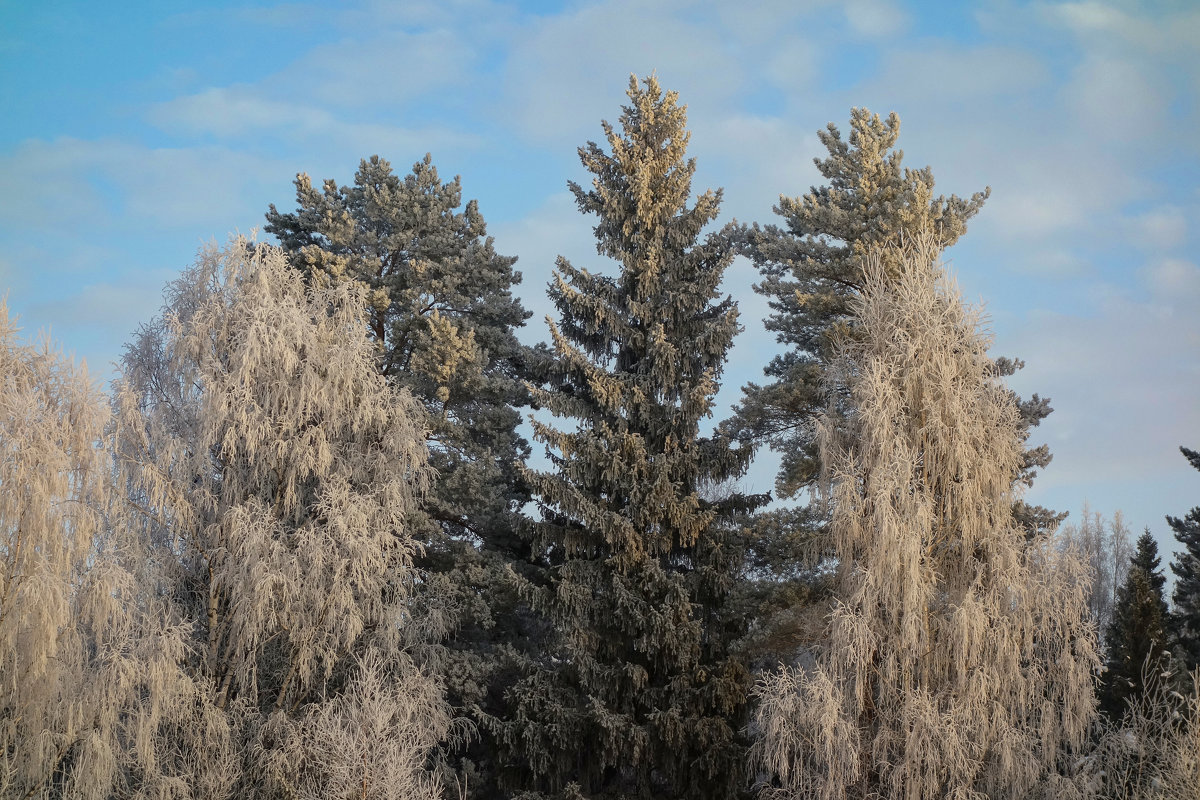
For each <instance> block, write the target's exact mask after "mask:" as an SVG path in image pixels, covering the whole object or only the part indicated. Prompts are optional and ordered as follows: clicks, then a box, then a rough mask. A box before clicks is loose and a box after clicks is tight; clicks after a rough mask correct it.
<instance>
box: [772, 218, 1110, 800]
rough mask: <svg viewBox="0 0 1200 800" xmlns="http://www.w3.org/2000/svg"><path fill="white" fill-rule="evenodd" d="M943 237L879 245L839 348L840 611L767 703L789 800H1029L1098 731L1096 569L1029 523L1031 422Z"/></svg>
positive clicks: (834, 435)
mask: <svg viewBox="0 0 1200 800" xmlns="http://www.w3.org/2000/svg"><path fill="white" fill-rule="evenodd" d="M941 242H942V239H941V238H939V237H937V236H935V235H925V236H920V237H917V238H916V239H915V240H912V239H910V240H909V241H908V242H906V243H905V246H903V247H899V246H896V245H891V246H888V247H887V248H886V249H876V248H872V249H870V250H868V251H867V253H866V254H865V257H864V259H863V261H862V265H861V266H862V275H863V281H862V288H861V293H860V294H859V295H858V296H857V297H856V298H855V299H854V300H852V301H851V302H850V303H849V304H848V306H847V310H848V311H849V312H850V313H852V314H853V316H854V319H855V320H856V326H857V327H856V328H855V330H854V331H852V332H850V331H847V332H846V333H845V334H843V335H842V338H841V341H840V342H834V345H835V349H834V352H836V353H837V358H836V360H835V361H833V362H832V365H831V372H832V373H833V378H834V380H832V381H831V383H830V396H829V398H828V404H827V406H826V409H827V410H826V411H825V412H824V413H823V414H822V415H821V416H820V417H819V418H818V419H817V420H816V422H817V426H816V427H817V432H818V434H819V438H818V442H819V447H820V455H821V460H822V471H823V472H822V474H823V482H824V488H825V490H826V491H827V493H828V498H829V502H830V505H831V523H830V529H831V533H832V543H833V554H834V556H835V558H836V561H837V578H836V582H837V586H836V592H835V595H836V602H835V603H834V604H833V607H832V608H831V609H830V613H829V615H828V618H827V626H828V627H827V632H826V636H825V640H824V642H823V643H822V646H821V647H819V648H814V650H813V652H812V653H811V655H812V658H810V659H809V660H808V663H802V664H800V665H799V666H796V667H785V668H784V669H783V670H782V671H781V672H777V673H774V674H772V675H770V676H768V677H767V678H766V679H764V681H763V683H762V684H760V689H759V697H760V699H761V701H762V704H761V706H760V708H759V710H758V712H757V722H758V728H759V730H761V731H762V740H761V742H760V744H759V754H760V756H761V763H763V764H764V766H765V767H766V768H767V769H768V770H769V772H770V773H771V774H772V775H773V776H774V781H775V786H776V787H777V788H778V789H779V790H780V792H779V793H780V796H781V797H786V798H822V799H823V800H835V799H836V800H844V799H845V798H858V799H862V800H865V799H866V798H879V797H888V798H912V799H913V800H917V798H928V797H990V798H1003V797H1007V798H1017V797H1023V796H1025V794H1026V793H1027V792H1028V791H1029V790H1030V789H1032V788H1034V787H1035V786H1037V785H1038V784H1039V783H1041V782H1043V781H1049V782H1054V781H1055V780H1056V775H1057V773H1058V771H1059V770H1060V769H1061V768H1063V767H1064V766H1065V765H1066V764H1069V763H1070V759H1069V758H1067V757H1068V756H1069V755H1070V753H1071V751H1072V749H1073V748H1075V747H1078V746H1079V745H1080V744H1081V743H1082V741H1083V739H1084V738H1085V736H1086V733H1087V731H1088V728H1089V725H1090V723H1091V721H1092V717H1093V712H1094V697H1093V693H1092V680H1091V675H1092V671H1093V669H1094V668H1095V667H1096V666H1097V660H1096V657H1095V651H1094V640H1093V638H1092V637H1090V636H1087V635H1086V634H1085V635H1081V631H1084V632H1086V631H1087V630H1088V627H1089V626H1088V625H1087V613H1088V612H1087V607H1086V604H1085V601H1084V598H1083V592H1082V591H1080V589H1079V587H1080V585H1081V584H1082V583H1083V581H1084V571H1083V570H1084V567H1083V565H1082V564H1081V563H1079V562H1077V561H1074V560H1072V559H1071V558H1070V557H1066V556H1062V555H1061V554H1060V553H1059V551H1057V550H1056V549H1055V548H1053V547H1051V546H1050V544H1049V542H1048V540H1047V539H1046V538H1044V537H1039V538H1038V539H1035V540H1034V541H1033V542H1032V543H1030V542H1027V541H1026V537H1025V533H1024V531H1023V530H1022V528H1021V527H1020V525H1019V524H1018V523H1017V522H1016V521H1015V520H1014V518H1013V515H1012V508H1013V506H1012V499H1013V494H1014V491H1015V490H1014V481H1015V478H1016V476H1017V474H1018V472H1019V471H1020V468H1021V463H1022V459H1021V436H1020V425H1019V412H1018V410H1017V408H1016V404H1015V402H1014V401H1013V398H1012V395H1011V392H1009V391H1008V390H1007V389H1006V388H1005V387H1004V385H1003V383H1002V381H1001V380H1000V379H999V377H998V375H997V371H996V367H995V364H994V362H993V361H992V360H991V359H990V358H989V357H988V355H987V339H986V338H985V337H984V336H983V335H981V334H980V332H979V330H978V325H979V318H978V315H977V313H975V312H973V311H972V310H970V309H968V308H966V307H964V305H963V303H962V301H961V298H960V296H959V295H958V292H957V291H956V290H955V289H954V287H953V286H952V285H951V284H949V283H948V281H947V279H946V277H945V275H944V272H943V270H942V268H941V265H940V263H939V261H938V256H939V253H940V250H941ZM843 387H844V388H843ZM1047 791H1048V794H1049V796H1060V795H1059V794H1057V792H1056V790H1055V787H1054V786H1053V785H1052V786H1050V787H1048V789H1047Z"/></svg>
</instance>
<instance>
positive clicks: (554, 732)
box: [509, 77, 761, 798]
mask: <svg viewBox="0 0 1200 800" xmlns="http://www.w3.org/2000/svg"><path fill="white" fill-rule="evenodd" d="M628 94H629V97H630V100H631V104H630V105H629V106H626V107H625V109H624V113H623V114H622V116H621V130H620V131H617V130H614V129H613V128H612V127H611V126H610V125H608V124H607V123H604V131H605V134H606V137H607V140H608V144H609V146H610V147H611V150H612V152H611V155H610V154H608V153H605V152H604V151H603V150H602V149H601V147H599V146H598V145H596V144H594V143H589V144H588V145H587V146H586V147H583V148H580V150H579V154H580V158H581V160H582V162H583V165H584V166H585V167H586V168H587V169H588V171H589V172H591V173H592V174H593V175H594V176H595V178H594V181H593V183H592V187H591V188H590V189H584V188H582V187H580V186H578V185H576V184H574V183H571V184H570V188H571V190H572V191H573V192H574V194H575V197H576V200H577V202H578V204H579V207H580V209H581V210H582V211H583V212H584V213H589V214H595V215H596V216H597V218H598V219H597V224H596V227H595V232H596V237H597V250H598V251H599V253H601V254H602V255H605V256H609V257H610V258H612V259H614V260H616V261H617V262H619V265H620V269H619V272H618V274H617V275H615V276H612V277H610V276H608V275H604V274H600V273H593V272H589V271H588V270H585V269H580V268H577V267H574V266H572V265H571V264H569V263H567V262H566V261H565V260H564V259H559V261H558V269H557V272H556V279H555V282H554V283H553V284H552V286H551V289H550V295H551V297H552V298H553V300H554V302H555V304H556V306H557V307H558V311H559V314H560V317H561V321H560V323H559V324H558V325H557V326H553V325H552V334H553V338H554V346H555V351H556V353H555V359H554V362H553V366H552V368H551V370H550V373H549V378H548V380H547V382H546V388H545V389H544V390H543V391H541V392H539V393H538V395H537V399H538V401H539V403H540V404H541V405H542V406H543V407H544V408H546V409H548V410H549V411H551V412H552V413H553V414H554V415H556V416H558V417H564V418H566V420H567V424H566V426H565V428H564V429H557V428H555V427H552V426H550V425H548V424H543V423H540V422H535V432H536V436H537V438H538V439H539V440H540V441H543V442H545V443H546V445H547V453H548V456H549V458H550V460H551V462H552V464H553V467H554V471H553V472H551V473H531V474H530V475H529V480H530V483H531V484H532V485H533V487H534V493H535V496H536V498H537V501H538V504H539V508H540V510H541V516H542V519H541V522H539V523H537V524H535V525H534V526H533V530H532V532H531V535H532V537H533V541H534V542H536V545H537V548H538V551H539V552H540V553H541V554H542V557H543V563H544V565H545V567H546V577H545V582H544V583H543V584H542V585H540V586H539V585H533V584H528V585H527V590H528V591H529V592H530V594H531V595H533V596H534V597H535V602H536V605H537V606H538V607H539V608H541V609H542V610H543V612H544V613H545V614H546V616H547V618H548V619H549V620H550V621H551V623H552V624H553V626H554V629H555V630H556V632H557V633H558V638H557V640H556V644H555V647H554V648H553V649H552V650H551V651H550V652H549V653H548V654H547V658H546V659H545V660H544V661H543V662H542V665H541V668H540V669H539V670H538V671H536V672H535V673H533V674H531V675H530V676H528V678H527V679H526V680H525V681H524V682H523V683H522V684H521V685H520V686H519V687H518V689H517V691H516V693H515V696H516V698H517V701H518V702H517V708H518V717H517V719H516V720H515V721H514V722H513V724H512V725H511V726H510V728H509V735H510V737H511V739H510V740H511V741H512V742H513V743H514V746H515V747H516V749H517V750H518V751H519V753H520V756H521V757H522V758H524V759H525V760H526V762H527V763H528V765H529V768H530V772H531V775H530V780H529V781H528V787H529V788H533V789H537V790H538V791H541V792H549V793H552V794H559V793H562V794H565V795H575V794H582V795H583V796H587V797H643V798H649V797H655V798H674V797H689V798H709V797H712V798H717V797H720V798H727V797H733V796H737V795H738V793H739V792H741V791H744V787H745V786H746V785H747V784H748V781H747V780H746V777H745V773H744V765H745V763H746V752H745V743H744V741H743V735H744V732H743V730H742V729H743V726H744V724H745V713H744V709H745V702H746V694H747V690H748V688H749V673H748V671H747V669H746V667H745V665H744V664H743V663H741V662H740V660H739V659H738V658H735V657H734V656H732V655H731V654H730V643H731V642H732V641H733V640H734V639H736V638H738V637H740V636H741V635H743V633H744V631H745V623H744V621H743V620H742V619H741V618H739V617H738V615H736V614H735V613H733V611H732V610H731V608H730V606H729V602H728V600H729V597H730V594H731V591H732V590H733V589H734V583H735V580H736V578H737V576H738V575H739V573H740V570H741V568H742V564H743V552H742V550H743V532H742V520H743V519H744V516H743V515H744V514H745V512H746V511H747V510H748V509H749V508H751V507H752V506H753V505H754V504H755V503H756V502H758V501H759V500H760V499H761V498H749V497H746V496H743V495H740V494H737V493H736V492H725V493H721V492H717V491H713V489H712V487H714V486H722V485H725V483H726V481H727V480H728V479H730V478H732V477H736V476H739V475H740V474H741V473H742V472H743V471H744V469H745V460H744V458H743V457H742V455H741V454H740V453H737V452H735V451H734V450H732V449H731V448H730V447H729V443H728V442H727V441H725V440H723V439H721V438H719V437H718V438H713V437H704V436H702V435H701V433H700V423H701V420H703V419H704V418H705V417H706V416H708V415H709V414H710V413H711V410H712V406H713V396H714V394H715V392H716V390H717V380H718V378H719V376H720V374H721V372H722V369H723V367H724V363H725V359H726V354H727V352H728V350H729V347H730V345H731V343H732V341H733V337H734V335H735V334H736V333H737V331H738V324H737V310H736V307H735V306H734V303H733V301H732V300H730V299H728V298H726V299H724V300H720V299H718V292H719V286H720V282H721V277H722V275H723V273H724V271H725V269H726V267H727V266H728V265H729V263H730V260H731V259H732V251H731V245H730V243H729V242H728V240H727V239H726V238H725V237H724V236H722V235H720V234H710V235H708V236H705V237H701V231H702V229H703V228H704V227H705V225H706V224H707V223H709V222H710V221H711V220H713V219H714V218H715V217H716V215H717V211H718V206H719V203H720V192H712V191H708V192H705V193H704V194H702V195H700V196H699V197H697V198H696V199H695V203H694V205H692V206H691V207H688V205H687V203H688V201H689V194H690V189H691V179H692V175H693V172H694V169H695V164H694V160H685V151H686V146H687V142H688V133H687V131H686V129H685V127H684V126H685V121H686V117H685V109H684V108H683V107H680V106H678V105H677V104H676V102H677V99H676V95H675V94H674V93H673V92H668V93H665V94H664V93H662V91H661V90H660V88H659V86H658V83H657V81H656V80H655V79H654V78H653V77H651V78H649V79H648V80H647V81H646V82H645V88H644V89H643V88H641V87H639V85H638V83H637V81H636V79H631V81H630V88H629V91H628Z"/></svg>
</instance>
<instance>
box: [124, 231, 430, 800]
mask: <svg viewBox="0 0 1200 800" xmlns="http://www.w3.org/2000/svg"><path fill="white" fill-rule="evenodd" d="M165 296H166V307H165V308H164V310H163V313H162V315H161V316H160V317H159V318H158V319H156V320H155V321H153V322H152V323H150V324H149V325H147V326H145V327H143V328H142V329H141V331H140V332H139V333H138V335H137V336H136V338H135V340H134V341H133V343H132V344H131V345H130V346H129V347H128V349H127V351H126V354H125V357H124V359H123V364H122V376H121V379H120V381H119V383H118V386H117V399H116V405H117V408H118V412H119V425H120V429H119V431H120V436H119V450H118V456H119V460H120V466H121V468H122V474H123V476H124V478H125V481H126V492H127V494H128V498H129V502H130V503H132V504H134V505H136V506H137V507H138V508H139V510H140V512H141V513H140V517H139V520H140V523H141V525H142V526H143V528H142V530H143V536H144V537H145V538H146V539H147V540H148V541H149V542H151V545H152V550H151V557H152V558H153V559H154V560H155V561H156V562H157V563H159V564H160V565H161V566H162V569H163V570H164V571H165V572H166V574H167V575H168V579H167V582H166V585H167V587H168V591H169V596H170V599H171V600H172V601H173V602H174V603H175V604H176V605H177V607H178V608H179V609H180V614H181V616H182V617H183V618H184V619H185V620H186V621H187V622H189V623H190V624H191V625H192V626H193V627H194V631H195V634H194V639H193V641H192V642H191V645H192V648H193V651H192V653H193V655H192V657H191V658H190V659H189V661H188V664H189V667H190V669H191V671H192V673H193V674H194V675H195V676H197V679H200V680H203V681H204V682H205V683H206V684H207V685H208V686H209V687H210V688H211V690H212V692H213V702H214V704H215V705H216V707H217V708H218V709H221V710H222V711H223V712H224V713H225V714H226V716H227V718H228V720H229V724H230V725H231V727H232V728H233V729H235V730H236V731H237V732H238V736H239V737H240V738H239V739H238V744H239V747H240V748H241V754H240V755H241V763H242V764H243V766H244V772H243V774H242V775H241V776H240V778H239V781H238V783H237V785H236V786H235V791H236V792H237V794H238V795H240V796H251V795H253V796H265V797H270V796H274V793H278V794H279V796H293V793H295V794H299V795H300V796H323V797H341V796H351V795H352V796H354V797H381V798H382V797H432V796H435V795H436V793H437V791H436V790H437V786H436V781H434V780H433V779H432V777H431V776H430V775H428V774H426V773H425V772H424V756H425V755H426V754H427V753H428V751H429V750H430V749H431V748H432V747H433V746H435V745H436V744H437V742H438V741H439V740H441V739H442V738H443V737H444V736H445V735H446V733H447V730H448V726H449V717H448V712H447V709H446V707H445V704H444V701H443V700H442V696H441V692H440V689H439V688H438V686H437V684H436V682H433V679H432V678H430V677H428V676H427V675H425V674H423V673H421V672H420V671H419V670H418V669H417V668H416V667H415V666H414V665H413V663H412V659H411V658H410V657H409V651H410V648H411V647H412V646H414V645H416V644H418V643H419V641H420V637H419V636H418V635H417V631H418V629H419V627H420V626H421V625H422V621H421V620H417V619H414V618H413V616H412V606H411V602H410V596H411V591H412V587H413V585H414V582H415V581H416V580H417V579H418V575H417V572H416V570H415V569H414V567H413V559H414V556H415V555H416V552H417V548H418V545H417V541H416V539H415V538H414V535H413V530H414V528H415V527H416V526H417V524H418V521H417V520H415V519H414V517H415V516H416V515H417V514H418V513H419V512H418V511H417V508H418V503H419V501H420V498H421V497H422V495H423V493H424V492H425V491H426V490H427V488H428V486H429V482H430V474H429V473H430V470H429V468H428V466H427V450H426V447H425V439H424V412H423V410H422V409H421V407H420V406H419V405H418V404H417V403H416V402H415V401H414V400H413V399H412V397H411V396H410V395H409V393H408V392H406V391H404V390H399V389H396V388H393V387H391V386H389V385H388V383H387V381H386V380H385V378H384V377H383V376H382V375H381V374H380V373H379V370H378V369H377V367H376V363H375V355H376V350H375V347H374V344H373V343H372V342H371V340H370V339H369V337H368V334H367V327H366V324H365V321H364V310H365V297H364V288H363V287H362V286H361V285H358V284H353V283H349V282H342V283H337V284H331V283H330V282H329V281H324V280H315V281H312V282H310V283H309V284H308V285H307V286H306V285H305V283H304V281H303V280H302V279H301V276H300V275H299V274H298V273H297V272H296V271H295V270H293V269H291V268H290V267H289V266H288V264H287V261H286V259H285V257H284V255H283V253H282V252H281V251H280V250H278V249H277V248H272V247H268V246H266V245H261V244H255V243H252V242H249V241H247V240H245V239H242V238H239V239H236V240H234V241H232V242H230V244H229V245H228V246H226V247H225V248H223V249H218V248H216V247H215V246H211V247H208V248H206V249H205V250H204V251H203V252H202V253H201V254H200V257H199V258H198V260H197V262H196V264H195V265H194V266H193V267H192V268H191V269H189V270H187V271H186V272H185V273H184V274H183V276H182V277H181V278H179V279H178V280H176V281H174V282H173V283H171V284H170V285H169V287H168V288H167V291H166V295H165ZM385 679H386V680H385ZM381 681H383V682H385V683H386V686H383V685H381ZM331 704H332V705H331ZM378 737H384V738H386V739H388V740H389V741H392V742H393V744H394V743H396V742H405V743H406V744H405V747H406V748H411V749H412V752H408V753H406V757H405V758H404V759H403V760H402V761H395V760H394V758H393V761H394V763H389V764H380V763H379V762H378V759H376V758H374V757H371V758H368V757H367V754H368V753H372V752H381V751H377V750H372V749H371V748H372V747H376V748H377V747H386V745H384V744H381V743H375V742H374V740H375V739H376V738H378ZM392 755H393V756H395V754H394V753H393V754H392ZM399 763H403V764H405V765H406V766H405V767H404V768H403V769H401V770H400V773H403V774H399V773H398V772H397V770H398V769H400V768H399V767H397V764H399ZM381 770H382V771H384V772H383V773H380V774H385V773H386V774H387V775H388V776H390V777H389V779H388V781H380V780H376V777H377V776H376V773H377V772H379V771H381ZM347 775H352V776H355V780H354V781H349V780H348V778H347ZM351 784H353V787H354V788H353V791H351V790H350V788H348V787H350V786H351ZM368 789H369V791H368Z"/></svg>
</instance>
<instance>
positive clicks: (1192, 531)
mask: <svg viewBox="0 0 1200 800" xmlns="http://www.w3.org/2000/svg"><path fill="white" fill-rule="evenodd" d="M1179 449H1180V451H1181V452H1182V453H1183V455H1184V457H1185V458H1186V459H1187V460H1188V463H1190V464H1191V465H1192V466H1193V467H1195V468H1196V469H1200V453H1197V452H1196V451H1195V450H1189V449H1187V448H1186V447H1181V448H1179ZM1167 524H1169V525H1170V526H1171V530H1173V531H1174V532H1175V539H1176V541H1178V542H1179V544H1180V545H1182V549H1181V550H1180V551H1179V553H1178V555H1177V556H1176V558H1175V559H1174V560H1173V561H1172V562H1171V571H1172V572H1174V573H1175V591H1174V593H1173V594H1172V595H1171V600H1172V606H1173V607H1172V609H1171V612H1172V613H1171V634H1172V637H1171V638H1172V641H1173V644H1174V648H1175V654H1176V656H1177V657H1178V659H1179V662H1180V663H1179V666H1180V667H1181V668H1182V670H1183V671H1184V672H1191V671H1192V670H1194V669H1196V668H1197V667H1200V506H1198V507H1196V508H1193V509H1192V510H1191V511H1189V512H1188V514H1187V516H1186V517H1184V518H1183V519H1179V518H1177V517H1167Z"/></svg>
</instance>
